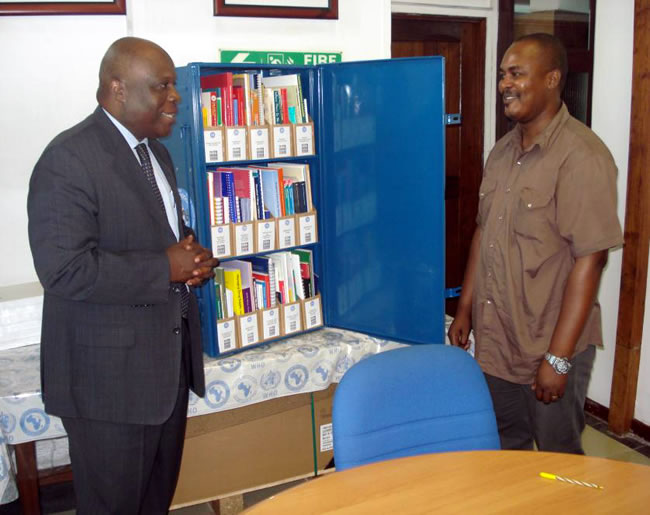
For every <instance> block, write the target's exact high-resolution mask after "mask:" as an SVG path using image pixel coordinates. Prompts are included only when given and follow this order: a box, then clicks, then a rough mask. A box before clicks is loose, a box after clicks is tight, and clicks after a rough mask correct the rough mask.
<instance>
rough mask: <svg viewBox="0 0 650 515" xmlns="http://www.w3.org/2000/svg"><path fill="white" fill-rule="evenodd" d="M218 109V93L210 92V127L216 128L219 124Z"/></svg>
mask: <svg viewBox="0 0 650 515" xmlns="http://www.w3.org/2000/svg"><path fill="white" fill-rule="evenodd" d="M218 110H219V109H218V107H217V92H216V91H211V92H210V125H211V126H212V127H216V126H217V125H218V124H219V122H218V117H217V113H218Z"/></svg>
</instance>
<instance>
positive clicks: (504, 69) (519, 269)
mask: <svg viewBox="0 0 650 515" xmlns="http://www.w3.org/2000/svg"><path fill="white" fill-rule="evenodd" d="M566 73H567V64H566V51H565V49H564V47H563V46H562V44H561V43H560V41H559V40H558V39H557V38H555V37H554V36H551V35H549V34H533V35H529V36H524V37H523V38H520V39H519V40H517V41H516V42H515V43H513V44H512V45H511V46H510V48H509V49H508V51H507V52H506V54H505V56H504V57H503V60H502V62H501V68H500V81H499V92H500V93H501V94H502V95H503V102H504V105H505V113H506V116H508V117H509V118H510V119H511V120H513V121H516V122H517V126H516V127H515V128H514V129H513V130H512V131H510V132H509V133H508V134H506V135H505V136H504V137H503V138H501V139H500V140H499V141H498V142H497V144H496V145H495V147H494V149H493V150H492V152H491V153H490V157H489V158H488V161H487V163H486V166H485V171H484V174H483V182H482V184H481V188H480V193H479V213H478V217H477V228H476V231H475V233H474V237H473V239H472V245H471V249H470V256H469V260H468V264H467V269H466V271H465V279H464V281H463V289H462V295H461V298H460V303H459V308H458V311H457V313H456V318H455V320H454V323H453V324H452V325H451V327H450V329H449V338H450V340H451V342H452V344H454V345H458V346H461V347H465V348H466V347H467V345H468V335H469V332H470V329H471V328H472V327H473V328H474V333H475V338H476V354H475V355H476V359H477V361H478V362H479V364H480V365H481V368H482V369H483V372H484V373H485V377H486V379H487V383H488V386H489V388H490V392H491V395H492V400H493V403H494V408H495V412H496V416H497V423H498V426H499V434H500V436H501V446H502V448H504V449H532V448H533V440H534V441H535V443H536V444H537V448H538V449H540V450H545V451H556V452H571V453H580V454H582V453H583V450H582V445H581V440H580V435H581V433H582V430H583V429H584V411H583V409H584V401H585V397H586V393H587V386H588V383H589V377H590V374H591V368H592V365H593V360H594V357H595V346H596V345H602V334H601V333H602V331H601V321H600V306H599V304H598V302H597V300H596V294H597V290H598V285H599V283H600V277H601V273H602V270H603V267H604V266H605V264H606V263H607V254H608V249H609V248H611V247H614V246H617V245H620V244H621V243H622V239H623V238H622V233H621V227H620V223H619V221H618V218H617V215H616V165H615V164H614V160H613V159H612V156H611V154H610V153H609V151H608V150H607V147H606V146H605V145H604V144H603V142H602V141H601V140H600V139H599V138H598V136H596V135H595V134H594V133H593V132H592V131H591V130H590V129H589V128H588V127H586V126H585V125H583V124H582V123H580V122H579V121H578V120H576V119H575V118H573V117H572V116H571V115H570V114H569V113H568V111H567V108H566V106H565V105H564V104H563V103H562V100H561V98H560V95H561V92H562V87H563V86H564V82H565V79H566Z"/></svg>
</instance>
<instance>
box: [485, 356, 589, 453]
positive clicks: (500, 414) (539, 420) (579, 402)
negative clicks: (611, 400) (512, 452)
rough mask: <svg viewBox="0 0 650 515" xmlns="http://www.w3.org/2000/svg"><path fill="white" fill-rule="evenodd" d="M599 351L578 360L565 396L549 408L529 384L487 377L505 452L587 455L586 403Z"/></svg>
mask: <svg viewBox="0 0 650 515" xmlns="http://www.w3.org/2000/svg"><path fill="white" fill-rule="evenodd" d="M595 357H596V348H595V347H594V346H593V345H589V347H588V348H587V350H585V351H583V352H581V353H580V354H578V355H577V356H575V357H574V358H573V359H572V360H571V363H572V365H573V366H572V367H571V370H570V371H569V377H568V378H567V384H566V389H565V391H564V396H563V397H562V398H561V399H559V400H557V401H555V402H551V403H549V404H544V403H543V402H542V401H538V400H537V398H536V397H535V392H534V391H533V390H531V388H530V386H531V385H529V384H516V383H511V382H509V381H506V380H504V379H500V378H498V377H495V376H491V375H489V374H485V378H486V380H487V384H488V388H489V390H490V395H491V396H492V403H493V405H494V411H495V413H496V418H497V426H498V428H499V437H500V439H501V448H502V449H522V450H531V449H533V441H534V442H535V444H536V445H537V449H539V450H540V451H549V452H565V453H570V454H584V451H583V449H582V431H583V430H584V428H585V413H584V406H585V399H586V397H587V387H588V386H589V379H590V377H591V369H592V367H593V363H594V359H595Z"/></svg>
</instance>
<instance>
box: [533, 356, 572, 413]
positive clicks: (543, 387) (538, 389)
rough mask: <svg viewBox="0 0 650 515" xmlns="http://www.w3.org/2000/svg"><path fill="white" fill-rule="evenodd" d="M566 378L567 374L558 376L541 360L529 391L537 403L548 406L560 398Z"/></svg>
mask: <svg viewBox="0 0 650 515" xmlns="http://www.w3.org/2000/svg"><path fill="white" fill-rule="evenodd" d="M568 377H569V375H568V374H558V373H557V372H556V371H555V370H553V367H552V366H551V365H550V364H549V363H548V362H547V361H546V360H542V363H541V364H540V365H539V368H538V369H537V376H536V377H535V382H534V383H533V384H532V386H531V389H532V390H533V391H534V392H535V397H537V400H538V401H542V402H543V403H544V404H549V403H550V402H555V401H557V400H558V399H561V398H562V396H563V395H564V389H565V388H566V382H567V378H568Z"/></svg>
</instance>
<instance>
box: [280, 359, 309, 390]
mask: <svg viewBox="0 0 650 515" xmlns="http://www.w3.org/2000/svg"><path fill="white" fill-rule="evenodd" d="M307 379H309V372H308V371H307V368H306V367H305V366H304V365H294V366H292V367H291V368H290V369H289V370H287V373H286V374H285V375H284V385H285V386H286V387H287V388H288V389H289V390H291V391H292V392H297V391H300V390H302V389H303V388H304V387H305V384H306V383H307Z"/></svg>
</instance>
